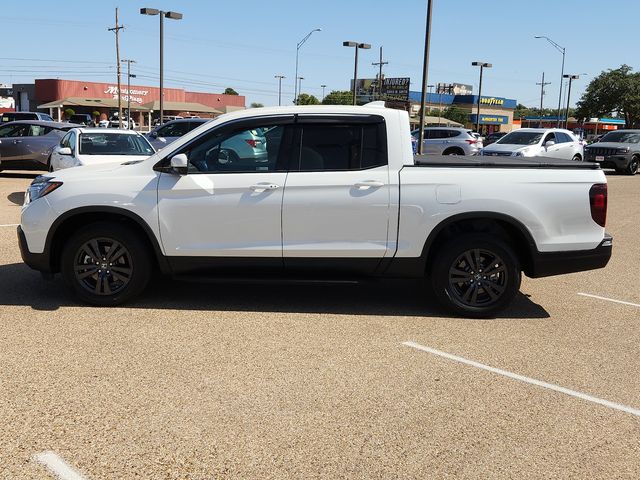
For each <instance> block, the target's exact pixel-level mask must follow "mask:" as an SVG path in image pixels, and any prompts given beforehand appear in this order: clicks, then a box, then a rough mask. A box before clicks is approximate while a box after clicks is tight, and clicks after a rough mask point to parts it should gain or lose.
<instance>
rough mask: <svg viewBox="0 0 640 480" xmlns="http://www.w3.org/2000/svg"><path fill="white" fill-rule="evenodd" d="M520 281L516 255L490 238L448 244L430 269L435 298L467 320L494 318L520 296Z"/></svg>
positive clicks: (473, 236)
mask: <svg viewBox="0 0 640 480" xmlns="http://www.w3.org/2000/svg"><path fill="white" fill-rule="evenodd" d="M520 281H521V272H520V266H519V263H518V259H517V257H516V255H515V254H514V253H513V251H512V250H511V248H509V246H507V244H506V243H504V242H503V241H501V240H500V239H498V238H496V237H494V236H492V235H488V234H470V235H465V236H463V237H460V238H458V239H456V240H454V241H452V242H450V243H447V244H445V245H444V246H443V247H442V248H441V249H440V250H439V251H438V252H436V256H435V260H434V262H433V267H432V269H431V283H432V287H433V291H434V294H435V296H436V298H437V299H438V300H439V301H440V303H442V304H443V305H444V306H445V307H447V308H448V309H450V310H452V311H453V312H454V313H456V314H458V315H462V316H466V317H476V318H486V317H491V316H493V315H494V314H495V313H497V312H499V311H500V310H502V309H504V308H505V307H506V306H507V305H508V304H509V303H510V302H511V301H512V300H513V298H514V296H515V295H516V294H517V293H518V290H519V289H520Z"/></svg>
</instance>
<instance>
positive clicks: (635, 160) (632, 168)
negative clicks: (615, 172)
mask: <svg viewBox="0 0 640 480" xmlns="http://www.w3.org/2000/svg"><path fill="white" fill-rule="evenodd" d="M638 167H640V157H637V156H635V155H634V156H633V157H631V161H630V162H629V165H627V168H626V169H625V170H624V173H625V174H626V175H635V174H636V173H638Z"/></svg>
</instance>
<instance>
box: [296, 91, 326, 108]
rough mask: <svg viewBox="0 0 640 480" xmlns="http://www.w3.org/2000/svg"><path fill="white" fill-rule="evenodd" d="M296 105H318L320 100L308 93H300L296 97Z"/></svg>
mask: <svg viewBox="0 0 640 480" xmlns="http://www.w3.org/2000/svg"><path fill="white" fill-rule="evenodd" d="M296 105H320V100H318V99H317V98H316V97H314V96H313V95H309V94H308V93H301V94H300V95H298V101H297V102H296Z"/></svg>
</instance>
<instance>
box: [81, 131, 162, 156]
mask: <svg viewBox="0 0 640 480" xmlns="http://www.w3.org/2000/svg"><path fill="white" fill-rule="evenodd" d="M79 153H80V154H81V155H153V153H154V151H153V148H151V145H149V143H148V142H147V141H146V140H145V139H144V138H142V137H140V136H139V135H129V134H126V133H83V134H81V135H80V152H79Z"/></svg>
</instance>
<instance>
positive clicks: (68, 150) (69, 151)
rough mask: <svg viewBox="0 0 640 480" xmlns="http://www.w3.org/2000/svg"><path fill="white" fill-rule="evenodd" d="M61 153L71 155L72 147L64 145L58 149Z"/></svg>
mask: <svg viewBox="0 0 640 480" xmlns="http://www.w3.org/2000/svg"><path fill="white" fill-rule="evenodd" d="M58 154H59V155H71V149H70V148H69V147H62V148H59V149H58Z"/></svg>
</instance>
